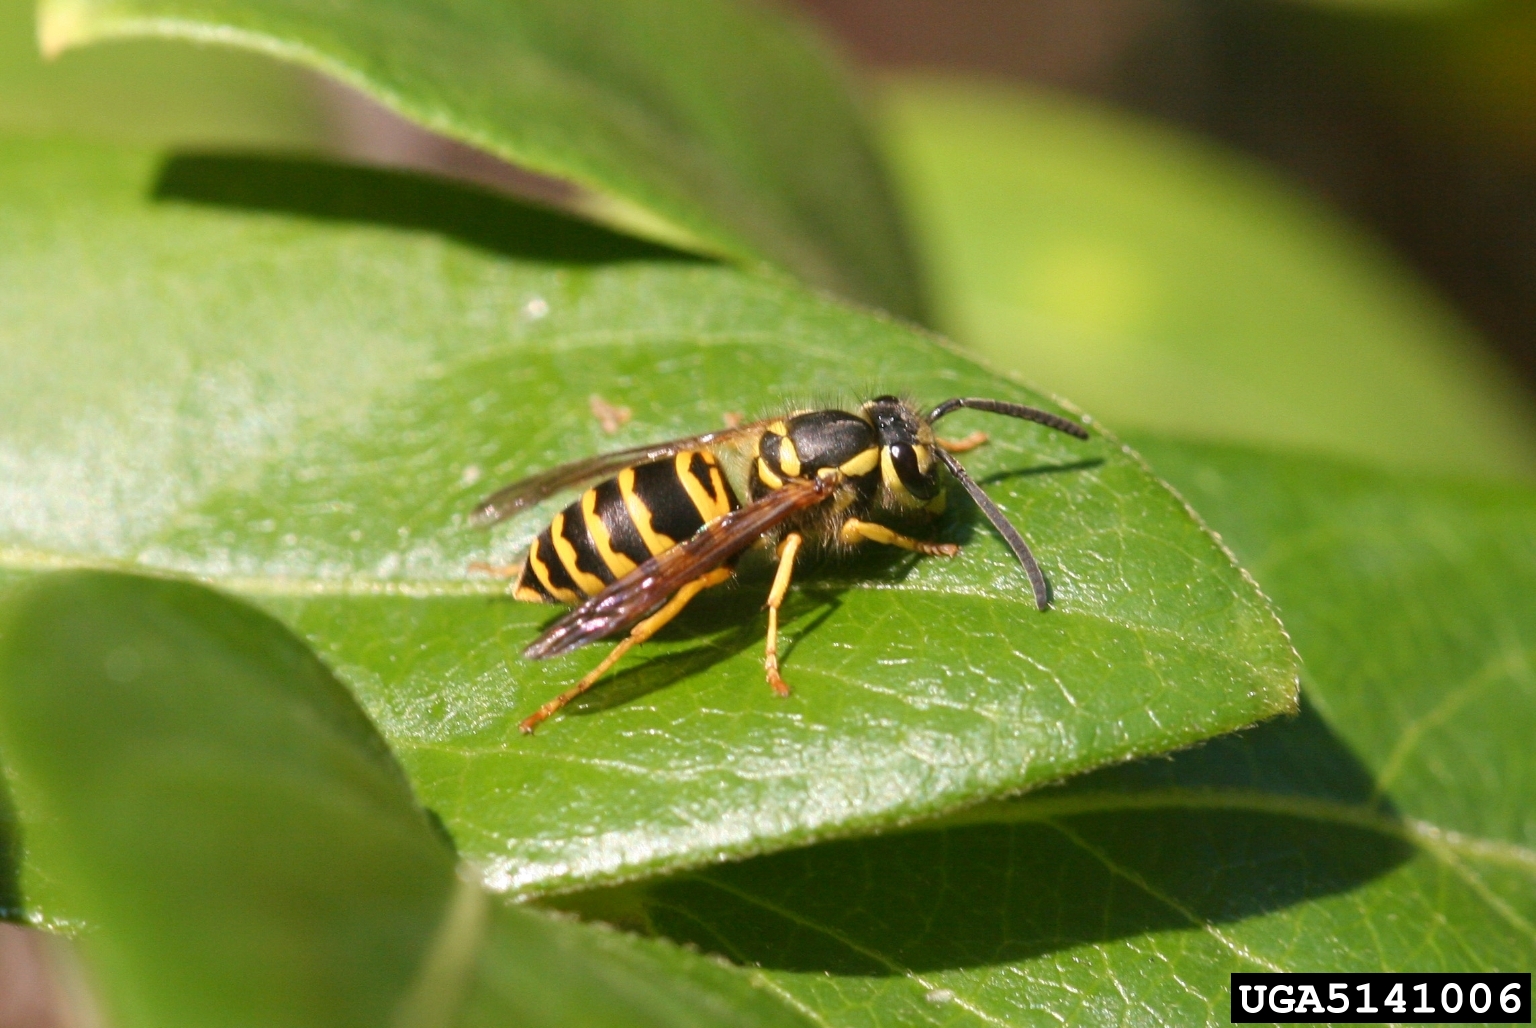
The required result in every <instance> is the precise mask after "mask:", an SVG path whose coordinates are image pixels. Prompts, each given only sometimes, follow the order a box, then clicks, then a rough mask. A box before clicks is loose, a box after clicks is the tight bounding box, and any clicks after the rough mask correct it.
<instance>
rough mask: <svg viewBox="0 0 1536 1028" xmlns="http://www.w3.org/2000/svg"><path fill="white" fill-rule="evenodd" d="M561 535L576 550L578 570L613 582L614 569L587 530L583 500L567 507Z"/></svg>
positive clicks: (607, 581)
mask: <svg viewBox="0 0 1536 1028" xmlns="http://www.w3.org/2000/svg"><path fill="white" fill-rule="evenodd" d="M589 491H590V490H589ZM582 499H583V500H584V499H586V497H585V496H583V497H582ZM560 535H561V537H562V538H564V539H565V541H566V542H568V543H570V544H571V549H572V550H574V551H575V552H576V570H578V571H585V572H586V573H587V574H589V575H596V576H597V577H598V578H601V579H602V580H603V584H604V585H612V584H613V570H612V569H611V568H609V567H608V565H607V564H606V563H605V562H604V561H603V555H602V554H600V553H598V552H597V545H596V544H595V543H593V542H592V536H591V535H590V534H589V533H588V532H587V519H586V518H585V517H584V516H583V515H582V513H581V500H577V501H576V502H575V503H573V504H571V505H570V506H569V507H567V508H565V526H564V528H563V529H562V531H561V532H560Z"/></svg>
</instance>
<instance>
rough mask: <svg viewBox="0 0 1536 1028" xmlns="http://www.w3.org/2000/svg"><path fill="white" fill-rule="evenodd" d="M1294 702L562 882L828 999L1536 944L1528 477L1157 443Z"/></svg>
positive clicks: (1151, 1010) (1061, 1018)
mask: <svg viewBox="0 0 1536 1028" xmlns="http://www.w3.org/2000/svg"><path fill="white" fill-rule="evenodd" d="M1143 452H1145V453H1147V454H1148V456H1149V457H1150V458H1151V460H1152V461H1153V463H1154V466H1155V467H1157V468H1158V470H1159V471H1161V472H1163V473H1164V474H1166V475H1168V476H1169V477H1170V478H1171V479H1172V481H1174V482H1175V483H1176V484H1177V485H1178V486H1179V487H1180V488H1181V489H1182V490H1183V491H1184V493H1185V495H1186V496H1187V497H1188V498H1189V499H1190V500H1191V501H1192V502H1194V503H1195V504H1196V505H1197V506H1198V507H1199V509H1200V510H1201V511H1202V512H1204V513H1205V514H1206V515H1207V516H1208V517H1209V518H1210V520H1211V523H1212V524H1213V525H1214V526H1216V527H1217V528H1219V529H1220V530H1221V531H1222V532H1223V536H1224V538H1225V539H1226V540H1227V541H1228V542H1229V543H1230V544H1231V545H1232V546H1233V547H1234V548H1235V549H1236V550H1237V552H1238V554H1239V555H1240V556H1241V557H1243V558H1244V559H1245V560H1246V561H1248V562H1249V564H1248V566H1250V567H1252V568H1253V569H1254V571H1255V573H1256V574H1257V575H1258V576H1259V577H1260V581H1262V582H1263V583H1264V584H1265V586H1266V588H1267V589H1269V590H1272V595H1273V596H1274V597H1275V599H1276V600H1277V602H1278V603H1279V605H1280V607H1281V610H1282V611H1283V613H1284V616H1285V620H1286V624H1287V626H1288V627H1289V629H1290V631H1291V632H1292V633H1293V637H1294V639H1295V641H1296V645H1297V647H1298V649H1299V650H1300V652H1301V655H1302V658H1303V660H1304V662H1305V668H1306V670H1305V672H1304V682H1305V685H1304V694H1303V703H1302V710H1301V713H1300V715H1299V716H1298V717H1295V718H1289V719H1278V720H1275V721H1271V722H1268V723H1266V724H1264V725H1260V726H1258V727H1256V728H1253V729H1250V730H1249V731H1247V732H1244V733H1241V734H1240V735H1236V736H1229V737H1226V738H1222V739H1217V740H1213V741H1211V742H1210V743H1207V744H1206V745H1204V746H1203V747H1200V748H1197V749H1194V750H1190V751H1187V752H1184V753H1180V754H1176V755H1174V756H1173V757H1171V758H1164V759H1156V760H1147V761H1139V762H1133V763H1130V764H1127V765H1123V766H1121V767H1117V768H1111V769H1107V770H1103V771H1099V772H1095V773H1093V774H1090V775H1086V776H1083V777H1081V778H1078V779H1075V780H1073V781H1071V782H1069V783H1066V784H1065V785H1063V786H1058V787H1053V788H1049V789H1045V790H1041V791H1040V792H1037V793H1033V794H1030V795H1028V796H1025V797H1022V798H1020V799H1018V800H1015V801H1011V802H1006V803H1000V804H989V805H984V806H982V807H978V808H974V809H972V810H970V811H966V812H964V813H962V814H961V815H958V816H956V817H954V818H951V819H949V820H947V821H943V822H939V823H937V824H930V825H919V826H915V827H914V828H913V830H912V831H910V832H907V833H904V834H895V835H889V836H885V837H882V838H876V839H869V840H862V841H850V842H839V843H832V844H827V845H822V846H815V847H811V848H808V849H804V850H799V851H794V852H790V853H783V854H777V855H774V856H769V857H763V858H759V859H756V860H752V861H747V862H744V863H741V864H736V865H731V866H727V867H722V868H718V869H712V870H708V871H700V872H693V873H689V874H685V875H680V876H674V877H673V878H671V879H667V880H662V881H659V882H650V883H642V884H639V885H635V886H630V887H622V888H620V889H616V890H606V891H599V892H594V893H589V894H583V895H579V896H573V897H566V898H563V899H562V900H561V902H563V903H564V904H566V905H568V906H570V907H572V908H574V909H577V910H583V911H585V912H587V913H588V914H590V915H594V916H597V917H601V918H605V919H608V920H611V921H615V922H617V923H621V924H627V925H630V926H632V927H636V928H641V929H644V930H649V931H651V932H655V933H659V934H663V935H667V936H670V937H672V938H674V939H679V940H684V941H689V942H694V943H696V944H698V945H700V946H702V947H704V948H706V949H709V950H712V951H714V952H717V953H722V954H724V955H726V956H728V957H730V958H731V959H733V960H735V961H737V962H740V963H749V964H755V965H760V967H761V968H762V970H761V971H760V972H759V973H762V974H764V975H765V976H767V977H768V978H769V980H771V981H772V982H774V983H775V984H777V985H778V986H779V987H780V988H782V989H783V990H784V991H785V992H786V993H787V994H789V995H791V996H793V997H795V998H796V999H797V1000H798V1001H800V1002H801V1003H803V1004H805V1006H806V1007H808V1008H809V1009H811V1010H813V1011H814V1012H815V1013H816V1015H817V1016H818V1017H820V1018H821V1020H822V1023H823V1024H826V1025H833V1026H845V1025H846V1026H853V1025H857V1026H861V1028H865V1026H887V1025H890V1026H894V1025H902V1026H906V1025H930V1024H931V1025H964V1026H970V1025H995V1024H1010V1025H1013V1024H1017V1025H1033V1024H1040V1025H1054V1024H1062V1023H1089V1024H1104V1023H1125V1022H1139V1021H1143V1020H1147V1021H1151V1022H1154V1023H1169V1024H1211V1025H1219V1024H1226V1023H1228V1015H1229V1007H1228V1003H1229V997H1230V992H1229V989H1230V983H1229V978H1228V975H1229V974H1230V973H1231V972H1233V971H1278V970H1286V971H1301V970H1316V969H1317V968H1329V969H1336V970H1359V971H1379V970H1392V969H1402V968H1407V967H1412V968H1415V969H1418V970H1426V971H1427V970H1439V971H1470V970H1490V971H1491V970H1503V969H1507V968H1514V967H1527V966H1529V965H1530V964H1531V962H1532V961H1533V959H1536V928H1533V926H1536V822H1533V820H1532V817H1531V812H1532V811H1533V810H1536V763H1533V755H1532V747H1531V745H1530V740H1531V739H1532V738H1533V737H1536V493H1533V492H1531V491H1529V490H1519V489H1506V488H1498V487H1485V486H1463V485H1454V484H1445V483H1439V482H1430V481H1423V480H1417V479H1405V478H1395V477H1391V476H1387V475H1383V474H1379V473H1374V472H1363V471H1360V470H1357V469H1355V468H1352V467H1348V466H1341V465H1336V464H1331V463H1327V462H1323V461H1318V460H1314V459H1294V458H1281V457H1274V456H1266V455H1263V454H1259V453H1256V452H1253V451H1250V450H1243V449H1236V448H1232V449H1225V448H1217V447H1194V446H1182V445H1175V444H1169V443H1157V442H1154V441H1152V440H1146V441H1145V442H1144V451H1143Z"/></svg>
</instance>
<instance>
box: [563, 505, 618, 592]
mask: <svg viewBox="0 0 1536 1028" xmlns="http://www.w3.org/2000/svg"><path fill="white" fill-rule="evenodd" d="M549 538H550V541H551V542H553V543H554V544H555V552H556V553H557V554H559V555H560V563H561V564H564V565H565V573H566V574H568V575H570V576H571V581H573V582H575V583H576V585H577V586H578V587H580V589H581V591H582V592H584V593H586V594H587V595H588V596H596V595H597V594H598V593H600V592H602V591H603V588H604V587H605V586H606V585H607V584H608V583H607V582H604V581H603V580H602V579H601V578H598V577H597V576H596V575H594V574H592V573H591V572H590V571H583V570H582V569H581V568H579V567H577V566H576V547H574V546H572V545H571V541H570V540H569V539H567V538H566V537H565V511H563V510H562V511H561V512H560V513H559V514H556V515H555V520H554V521H553V522H552V523H551V524H550V526H549Z"/></svg>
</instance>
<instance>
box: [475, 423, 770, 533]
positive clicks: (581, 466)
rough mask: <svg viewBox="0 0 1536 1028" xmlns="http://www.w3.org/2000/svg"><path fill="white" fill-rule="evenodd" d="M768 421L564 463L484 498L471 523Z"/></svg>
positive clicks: (747, 432) (726, 439)
mask: <svg viewBox="0 0 1536 1028" xmlns="http://www.w3.org/2000/svg"><path fill="white" fill-rule="evenodd" d="M767 424H768V422H766V421H754V422H752V423H751V424H748V425H737V426H736V427H735V428H724V429H721V430H720V431H718V432H705V433H704V434H702V435H691V436H685V437H684V438H682V439H672V440H669V441H667V442H664V443H651V444H649V445H647V446H632V447H630V448H629V449H627V450H615V451H614V452H613V453H603V454H599V455H597V456H596V457H588V458H586V459H585V460H578V461H572V462H571V463H569V464H562V465H560V466H559V467H558V468H551V469H550V470H549V471H541V472H539V473H538V474H537V475H530V476H529V477H527V478H524V479H520V480H518V481H516V482H513V483H512V484H511V485H509V486H507V487H506V488H504V489H500V490H498V491H497V492H495V493H493V494H492V495H490V496H488V497H486V498H485V499H484V500H481V501H480V503H479V504H477V505H476V506H475V509H474V512H473V513H471V514H470V515H469V523H470V525H472V526H473V527H475V528H484V527H485V526H487V525H494V524H495V523H496V522H498V521H503V520H505V519H507V518H509V517H511V516H512V515H513V514H516V513H517V512H518V511H520V510H524V509H526V508H528V507H531V506H533V505H534V504H535V503H538V502H539V501H540V500H544V499H547V498H549V497H550V496H553V495H554V494H555V493H557V492H559V491H560V490H562V489H569V488H572V487H574V486H579V485H586V484H588V483H590V482H593V481H596V480H597V479H600V478H606V477H608V476H609V475H612V474H614V473H615V472H617V471H622V470H623V469H625V468H627V467H630V466H632V465H635V464H644V463H646V462H647V461H653V460H661V459H662V458H664V457H671V456H673V455H675V454H678V453H681V452H683V451H684V450H697V449H701V448H703V447H706V446H720V445H722V444H729V443H732V442H738V441H740V440H742V439H745V438H747V437H749V436H751V435H752V434H754V433H757V432H761V431H762V429H763V428H764V426H766V425H767Z"/></svg>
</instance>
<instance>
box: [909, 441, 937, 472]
mask: <svg viewBox="0 0 1536 1028" xmlns="http://www.w3.org/2000/svg"><path fill="white" fill-rule="evenodd" d="M912 452H913V453H914V454H915V455H916V456H917V470H919V471H921V472H922V473H923V474H925V475H926V474H928V469H929V468H931V467H933V451H932V450H930V449H928V447H926V446H924V445H923V444H922V443H918V444H917V445H915V446H913V447H912Z"/></svg>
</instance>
